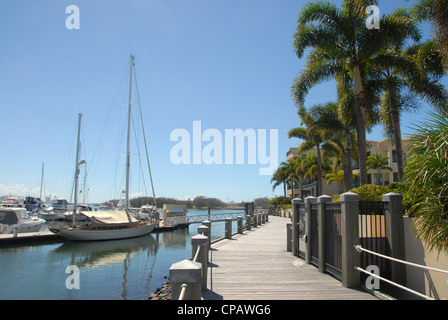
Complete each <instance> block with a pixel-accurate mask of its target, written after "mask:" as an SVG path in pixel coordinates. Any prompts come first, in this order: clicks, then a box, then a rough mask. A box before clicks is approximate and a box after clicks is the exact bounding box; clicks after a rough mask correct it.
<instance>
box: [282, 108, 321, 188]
mask: <svg viewBox="0 0 448 320" xmlns="http://www.w3.org/2000/svg"><path fill="white" fill-rule="evenodd" d="M298 114H299V116H300V117H301V118H302V123H301V124H305V125H306V128H301V127H299V128H294V129H291V130H289V132H288V137H289V138H299V139H302V140H304V142H303V143H302V144H301V145H300V148H299V153H300V152H303V151H308V150H311V149H313V148H316V152H317V155H316V156H317V158H316V165H317V167H316V170H317V176H316V181H317V195H318V196H320V195H321V194H322V156H321V147H320V145H321V144H322V143H323V142H324V136H323V128H322V127H320V126H319V125H318V123H317V120H316V118H314V117H313V115H312V114H310V113H309V112H307V111H306V110H305V109H301V110H299V112H298Z"/></svg>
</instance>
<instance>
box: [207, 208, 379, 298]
mask: <svg viewBox="0 0 448 320" xmlns="http://www.w3.org/2000/svg"><path fill="white" fill-rule="evenodd" d="M288 221H289V219H286V218H283V217H277V216H270V217H269V222H267V223H266V224H265V225H263V226H262V227H259V228H253V229H252V230H251V231H245V232H244V233H243V234H237V235H235V236H234V237H232V239H225V240H222V241H219V242H216V243H214V244H212V245H211V251H210V263H209V266H208V272H209V273H208V275H209V276H208V279H207V282H208V283H207V288H208V290H206V291H204V292H203V293H202V298H203V299H204V300H221V299H224V300H378V299H377V298H376V297H375V296H373V295H371V294H370V293H367V292H365V291H362V290H361V289H349V288H345V287H344V286H342V284H341V282H340V281H338V280H336V279H335V278H333V277H332V276H330V275H329V274H326V273H321V272H319V271H318V269H317V268H316V267H314V266H312V265H309V264H306V263H305V262H304V261H303V260H302V259H300V258H298V257H295V256H293V255H291V252H287V250H286V223H287V222H288Z"/></svg>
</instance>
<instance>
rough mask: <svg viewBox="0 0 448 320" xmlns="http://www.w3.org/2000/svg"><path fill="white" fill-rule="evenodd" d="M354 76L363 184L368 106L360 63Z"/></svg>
mask: <svg viewBox="0 0 448 320" xmlns="http://www.w3.org/2000/svg"><path fill="white" fill-rule="evenodd" d="M353 78H354V90H355V92H354V93H355V114H356V133H357V137H358V158H359V176H360V178H361V185H364V184H367V164H366V161H367V159H366V154H367V141H366V117H365V114H366V111H365V109H366V107H365V101H364V91H363V87H362V83H361V72H360V70H359V64H355V65H354V67H353Z"/></svg>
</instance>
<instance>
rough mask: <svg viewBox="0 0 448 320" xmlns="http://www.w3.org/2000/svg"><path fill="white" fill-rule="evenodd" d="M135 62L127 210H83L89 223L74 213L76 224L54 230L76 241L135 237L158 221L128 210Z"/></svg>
mask: <svg viewBox="0 0 448 320" xmlns="http://www.w3.org/2000/svg"><path fill="white" fill-rule="evenodd" d="M133 66H134V56H131V68H130V69H131V71H130V84H129V106H128V128H127V129H128V132H127V152H126V202H125V208H124V210H119V211H118V210H114V211H81V214H83V215H85V216H87V217H88V218H89V223H88V224H87V225H83V226H76V221H75V219H76V218H75V217H76V214H75V215H73V217H74V218H73V225H72V226H68V227H65V228H62V229H59V230H54V231H55V232H56V233H57V234H58V235H60V236H62V237H64V238H66V239H69V240H77V241H95V240H115V239H126V238H134V237H140V236H143V235H146V234H148V233H150V232H151V231H153V230H154V228H155V226H156V222H155V221H154V220H150V219H145V220H138V219H136V218H135V217H133V216H132V215H131V214H130V211H129V169H130V156H131V154H130V150H129V144H130V126H131V92H132V89H131V88H132V68H133ZM81 118H82V114H79V124H78V145H77V147H76V169H75V188H74V189H75V190H74V192H75V195H74V208H75V210H76V208H77V194H78V175H79V165H80V164H82V163H83V161H80V160H79V145H80V141H79V139H80V127H81Z"/></svg>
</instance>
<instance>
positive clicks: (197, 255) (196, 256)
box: [193, 246, 202, 262]
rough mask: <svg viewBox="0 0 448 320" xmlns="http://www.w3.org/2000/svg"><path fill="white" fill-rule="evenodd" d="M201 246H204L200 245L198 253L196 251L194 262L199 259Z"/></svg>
mask: <svg viewBox="0 0 448 320" xmlns="http://www.w3.org/2000/svg"><path fill="white" fill-rule="evenodd" d="M201 247H202V246H198V248H197V249H196V253H195V255H194V258H193V262H196V261H198V257H199V252H200V251H201Z"/></svg>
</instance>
